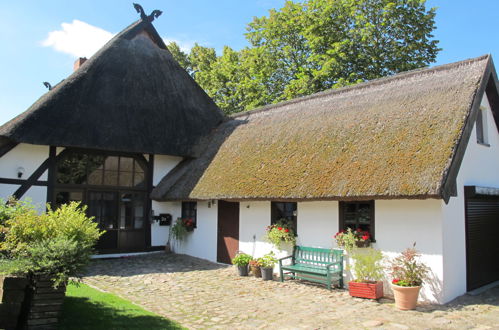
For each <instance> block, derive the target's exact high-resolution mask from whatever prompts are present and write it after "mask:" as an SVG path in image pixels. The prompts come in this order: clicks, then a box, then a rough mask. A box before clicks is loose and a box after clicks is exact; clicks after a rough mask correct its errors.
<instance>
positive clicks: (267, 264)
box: [260, 251, 277, 281]
mask: <svg viewBox="0 0 499 330" xmlns="http://www.w3.org/2000/svg"><path fill="white" fill-rule="evenodd" d="M276 263H277V259H276V257H275V254H274V252H273V251H270V252H269V253H267V254H266V255H264V256H263V257H261V258H260V264H261V270H262V279H263V280H264V281H271V280H272V279H273V278H274V277H273V274H274V265H275V264H276Z"/></svg>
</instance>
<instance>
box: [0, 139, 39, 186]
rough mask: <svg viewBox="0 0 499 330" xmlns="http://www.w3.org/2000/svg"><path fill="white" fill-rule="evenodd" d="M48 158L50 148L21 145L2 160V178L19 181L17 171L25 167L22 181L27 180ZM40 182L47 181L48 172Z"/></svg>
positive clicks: (0, 171) (0, 168)
mask: <svg viewBox="0 0 499 330" xmlns="http://www.w3.org/2000/svg"><path fill="white" fill-rule="evenodd" d="M48 157H49V147H48V146H38V145H34V144H26V143H20V144H18V145H17V146H16V147H14V149H12V150H10V151H9V152H8V153H6V154H5V155H3V156H2V157H1V158H0V177H2V178H8V179H17V169H18V168H19V167H23V168H24V170H25V171H24V174H23V176H22V178H21V179H27V178H29V176H30V175H31V174H33V172H34V171H35V170H36V169H37V168H38V167H39V166H40V165H41V163H43V162H44V161H45V160H46V159H47V158H48ZM40 180H47V171H45V173H44V174H42V176H41V177H40Z"/></svg>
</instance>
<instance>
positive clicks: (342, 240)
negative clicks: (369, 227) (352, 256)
mask: <svg viewBox="0 0 499 330" xmlns="http://www.w3.org/2000/svg"><path fill="white" fill-rule="evenodd" d="M333 238H334V239H335V240H336V244H337V245H338V247H340V248H342V249H344V250H345V251H347V252H351V251H352V250H353V249H354V248H356V247H369V245H370V244H371V235H370V234H369V232H368V231H365V230H362V229H361V228H357V229H356V230H352V229H351V228H347V230H341V231H339V232H337V233H336V234H335V235H334V236H333Z"/></svg>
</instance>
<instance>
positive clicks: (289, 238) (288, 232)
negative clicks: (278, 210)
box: [265, 219, 296, 249]
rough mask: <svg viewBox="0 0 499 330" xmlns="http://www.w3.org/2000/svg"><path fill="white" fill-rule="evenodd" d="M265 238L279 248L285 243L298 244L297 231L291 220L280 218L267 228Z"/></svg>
mask: <svg viewBox="0 0 499 330" xmlns="http://www.w3.org/2000/svg"><path fill="white" fill-rule="evenodd" d="M265 239H266V240H267V241H269V242H270V243H272V244H273V245H274V246H275V247H276V248H277V249H281V247H282V246H283V244H286V243H291V244H292V245H293V246H294V245H295V244H296V237H295V232H294V231H293V228H292V226H291V225H290V224H289V221H288V220H286V219H280V220H279V221H277V223H275V224H273V225H270V226H268V227H267V228H266V233H265Z"/></svg>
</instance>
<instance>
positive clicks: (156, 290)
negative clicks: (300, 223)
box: [84, 253, 499, 329]
mask: <svg viewBox="0 0 499 330" xmlns="http://www.w3.org/2000/svg"><path fill="white" fill-rule="evenodd" d="M84 282H85V283H87V284H89V285H91V286H94V287H96V288H98V289H101V290H103V291H107V292H111V293H114V294H116V295H118V296H121V297H123V298H125V299H127V300H130V301H132V302H134V303H136V304H138V305H141V306H143V307H144V308H146V309H148V310H150V311H152V312H155V313H157V314H159V315H162V316H165V317H167V318H170V319H172V320H175V321H177V322H179V323H180V324H182V325H183V326H185V327H187V328H190V329H203V328H219V329H254V328H258V329H267V328H268V329H270V328H272V329H368V328H374V329H499V287H496V288H494V289H491V290H488V291H487V292H485V293H483V294H481V295H478V296H470V295H464V296H462V297H459V298H458V299H456V300H454V301H453V302H451V303H450V304H447V305H444V306H438V305H423V306H419V307H418V308H417V310H416V311H405V312H404V311H399V310H397V309H395V307H394V303H393V300H390V299H381V300H380V301H379V302H376V301H371V300H365V299H360V298H351V297H350V296H349V295H348V292H347V291H345V290H338V289H335V290H332V291H329V290H327V289H326V288H325V287H324V286H317V285H313V284H308V283H304V282H299V281H286V282H284V283H280V282H278V281H262V280H261V279H258V278H254V277H239V276H237V274H236V269H235V268H234V267H231V266H223V265H219V264H215V263H211V262H208V261H205V260H201V259H197V258H193V257H189V256H185V255H176V254H165V253H156V254H150V255H143V256H137V257H129V258H121V259H108V260H95V261H93V262H92V264H91V266H90V268H89V271H88V274H87V276H85V278H84Z"/></svg>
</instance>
